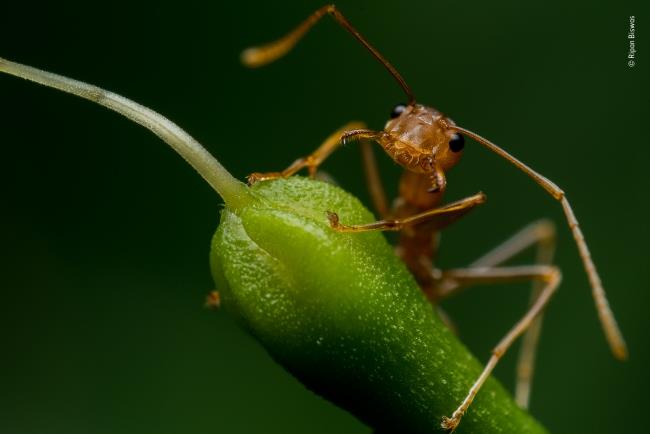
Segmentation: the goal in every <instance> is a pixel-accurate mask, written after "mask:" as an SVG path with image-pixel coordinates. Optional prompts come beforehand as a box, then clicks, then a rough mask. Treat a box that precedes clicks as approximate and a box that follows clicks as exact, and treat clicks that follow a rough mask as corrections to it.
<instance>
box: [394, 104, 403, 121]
mask: <svg viewBox="0 0 650 434" xmlns="http://www.w3.org/2000/svg"><path fill="white" fill-rule="evenodd" d="M404 110H406V104H397V105H396V106H395V107H394V108H393V111H392V112H390V118H391V119H395V118H396V117H398V116H399V115H401V114H402V113H404Z"/></svg>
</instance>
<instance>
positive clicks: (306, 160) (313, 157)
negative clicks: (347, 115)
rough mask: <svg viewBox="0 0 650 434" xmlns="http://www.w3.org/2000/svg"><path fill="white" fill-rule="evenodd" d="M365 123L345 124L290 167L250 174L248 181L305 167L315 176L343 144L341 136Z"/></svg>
mask: <svg viewBox="0 0 650 434" xmlns="http://www.w3.org/2000/svg"><path fill="white" fill-rule="evenodd" d="M364 126H365V125H364V124H363V123H361V122H356V121H355V122H350V123H347V124H345V125H344V126H343V127H341V128H339V129H338V130H336V131H335V132H334V133H332V134H330V136H329V137H328V138H327V139H325V141H324V142H323V144H322V145H320V146H319V147H318V149H316V150H315V151H314V152H313V153H312V154H310V155H308V156H306V157H302V158H298V159H297V160H296V161H294V162H293V163H291V165H290V166H289V167H287V168H286V169H284V170H283V171H282V172H266V173H252V174H250V175H248V183H249V184H250V185H252V184H255V183H256V182H258V181H267V180H270V179H277V178H288V177H290V176H291V175H294V174H295V173H296V172H298V171H299V170H301V169H304V168H305V167H306V168H307V170H309V176H310V177H312V178H313V177H314V176H315V175H316V171H317V170H318V166H320V165H321V164H322V163H323V161H325V159H327V157H329V156H330V155H331V154H332V152H334V151H335V150H336V149H337V148H338V147H339V146H341V144H342V141H341V137H343V136H344V134H345V133H346V132H348V131H350V130H358V129H361V128H363V127H364Z"/></svg>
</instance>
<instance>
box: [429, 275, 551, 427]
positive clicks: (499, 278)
mask: <svg viewBox="0 0 650 434" xmlns="http://www.w3.org/2000/svg"><path fill="white" fill-rule="evenodd" d="M445 275H446V276H445V277H447V278H451V279H454V280H456V281H458V282H459V283H460V284H461V285H473V284H482V283H499V282H518V281H522V280H524V281H527V280H537V281H539V282H541V283H542V284H543V287H542V289H541V291H540V293H539V296H538V297H537V298H536V299H535V301H534V302H533V304H532V305H531V306H530V308H529V309H528V311H527V312H526V314H525V315H524V316H523V317H522V318H521V319H520V320H519V321H518V322H517V323H516V324H515V325H514V327H513V328H512V329H510V331H509V332H508V333H507V334H506V335H505V336H504V337H503V338H502V339H501V341H500V342H499V343H498V344H497V346H496V347H494V349H493V350H492V356H491V357H490V360H489V361H488V363H487V364H486V365H485V368H483V372H481V375H479V377H478V379H477V380H476V381H475V382H474V384H473V385H472V387H471V388H470V390H469V392H468V393H467V396H466V397H465V399H464V400H463V402H462V403H461V404H460V405H459V406H458V408H457V409H456V411H454V413H453V414H452V415H451V417H450V418H449V417H446V416H445V417H443V419H442V422H441V426H442V428H444V429H448V430H451V431H454V430H455V429H456V428H457V427H458V424H459V423H460V420H461V418H462V417H463V415H464V414H465V412H466V411H467V409H468V408H469V406H470V405H471V404H472V401H473V400H474V398H475V397H476V394H477V393H478V392H479V390H480V389H481V386H483V383H485V380H486V379H487V378H488V377H489V376H490V374H491V373H492V371H493V370H494V368H495V366H496V365H497V363H498V362H499V360H500V359H501V357H503V355H504V354H505V352H506V351H507V350H508V348H510V346H511V345H512V343H513V342H514V340H515V339H517V338H518V337H519V336H521V335H522V334H523V333H524V332H525V331H526V330H527V329H528V328H529V327H530V326H531V325H532V323H533V322H534V320H535V318H537V317H538V316H539V315H540V314H541V312H542V311H543V309H544V308H545V307H546V305H547V304H548V302H549V300H550V298H551V296H552V295H553V293H554V292H555V290H556V289H557V287H558V285H559V283H560V280H561V274H560V271H559V270H558V269H557V268H556V267H553V266H547V265H532V266H515V267H502V268H489V267H481V268H467V269H457V270H449V271H447V272H445Z"/></svg>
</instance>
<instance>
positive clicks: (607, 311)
mask: <svg viewBox="0 0 650 434" xmlns="http://www.w3.org/2000/svg"><path fill="white" fill-rule="evenodd" d="M449 128H451V129H453V130H456V131H457V132H459V133H461V134H464V135H466V136H468V137H471V138H472V139H474V140H476V141H477V142H479V143H480V144H482V145H483V146H485V147H486V148H488V149H489V150H490V151H492V152H494V153H495V154H497V155H499V156H500V157H502V158H504V159H506V160H507V161H509V162H510V163H512V164H513V165H514V166H515V167H517V168H518V169H519V170H521V171H522V172H524V173H525V174H526V175H528V176H529V177H530V178H531V179H533V180H534V181H535V182H536V183H537V184H539V185H540V186H541V187H542V188H543V189H544V190H546V192H547V193H549V194H550V195H551V196H553V198H554V199H555V200H557V201H558V202H560V204H561V205H562V210H563V211H564V216H565V217H566V221H567V223H568V225H569V229H571V233H572V234H573V239H574V240H575V242H576V245H577V246H578V252H579V253H580V259H581V260H582V265H583V267H584V269H585V272H586V273H587V278H588V279H589V284H590V285H591V294H592V298H593V299H594V302H595V304H596V311H597V312H598V318H599V319H600V323H601V325H602V327H603V331H604V332H605V338H606V339H607V342H608V344H609V347H610V349H611V350H612V353H613V354H614V357H616V358H617V359H619V360H625V359H627V354H628V353H627V345H626V344H625V339H623V334H622V333H621V329H620V328H619V326H618V323H617V322H616V318H615V317H614V313H613V312H612V309H611V308H610V307H609V302H608V301H607V296H606V295H605V289H604V288H603V283H602V281H601V279H600V275H599V274H598V270H596V266H595V265H594V261H593V259H592V258H591V253H590V252H589V247H588V246H587V242H586V241H585V237H584V235H583V234H582V230H581V229H580V225H579V224H578V219H577V218H576V216H575V213H574V212H573V208H571V204H570V203H569V200H568V199H567V197H566V194H565V193H564V191H563V190H562V189H561V188H560V187H558V186H557V185H556V184H555V183H553V182H552V181H551V180H549V179H548V178H546V177H544V176H543V175H541V174H540V173H538V172H536V171H535V170H533V169H531V168H530V167H528V166H527V165H525V164H524V163H522V162H521V161H519V160H518V159H516V158H515V157H514V156H512V155H511V154H509V153H508V152H506V151H505V150H503V149H501V148H500V147H498V146H497V145H495V144H494V143H492V142H491V141H489V140H488V139H486V138H484V137H481V136H479V135H478V134H476V133H474V132H472V131H470V130H468V129H465V128H462V127H459V126H457V125H453V126H449Z"/></svg>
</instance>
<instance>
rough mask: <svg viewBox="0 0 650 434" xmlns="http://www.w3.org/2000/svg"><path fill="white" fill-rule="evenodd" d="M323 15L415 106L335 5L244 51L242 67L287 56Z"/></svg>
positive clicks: (397, 77) (385, 63)
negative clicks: (381, 68) (363, 49)
mask: <svg viewBox="0 0 650 434" xmlns="http://www.w3.org/2000/svg"><path fill="white" fill-rule="evenodd" d="M325 14H329V15H330V16H331V17H332V18H334V20H335V21H336V22H337V23H338V24H340V25H341V27H343V28H344V29H345V30H347V31H348V32H349V33H350V34H351V35H352V36H354V38H355V39H356V40H357V41H359V42H360V43H361V45H363V46H364V47H366V49H367V50H368V51H370V54H372V55H373V56H374V58H375V59H377V61H379V63H381V64H382V65H383V66H384V68H386V69H387V70H388V73H389V74H390V75H392V76H393V78H394V79H395V81H397V83H398V84H399V85H400V87H401V88H402V90H403V91H404V93H405V94H406V96H407V97H408V101H409V105H413V104H415V96H414V95H413V92H412V91H411V88H410V87H409V86H408V84H406V82H405V81H404V79H403V78H402V76H401V75H400V73H399V72H397V69H395V67H394V66H393V65H391V64H390V62H389V61H388V60H386V59H385V58H384V56H382V55H381V54H379V51H377V50H376V49H375V47H373V46H372V45H370V43H369V42H368V41H366V39H365V38H364V37H363V36H361V33H359V31H358V30H357V29H355V28H354V27H353V26H352V24H350V22H349V21H348V20H347V18H345V17H344V16H343V14H341V12H339V11H338V9H337V8H336V6H335V5H325V6H323V7H321V8H320V9H318V10H317V11H316V12H314V13H313V14H311V15H310V16H309V17H308V18H307V19H306V20H305V21H303V22H302V23H300V25H299V26H298V27H296V28H295V29H294V30H293V31H291V32H289V33H288V34H287V35H286V36H284V37H282V38H280V39H278V40H277V41H274V42H271V43H268V44H266V45H261V46H259V47H250V48H247V49H246V50H244V51H243V52H242V54H241V61H242V63H243V64H244V65H246V66H248V67H249V68H257V67H260V66H264V65H266V64H268V63H271V62H273V61H275V60H277V59H279V58H280V57H282V56H284V55H285V54H287V53H288V52H289V51H290V50H291V49H292V48H293V47H294V46H295V45H296V44H297V43H298V41H299V40H300V39H301V38H302V37H303V36H305V33H307V32H308V31H309V30H310V29H311V28H312V27H313V26H314V25H315V24H316V23H317V22H318V20H320V19H321V18H322V17H323V16H325Z"/></svg>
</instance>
